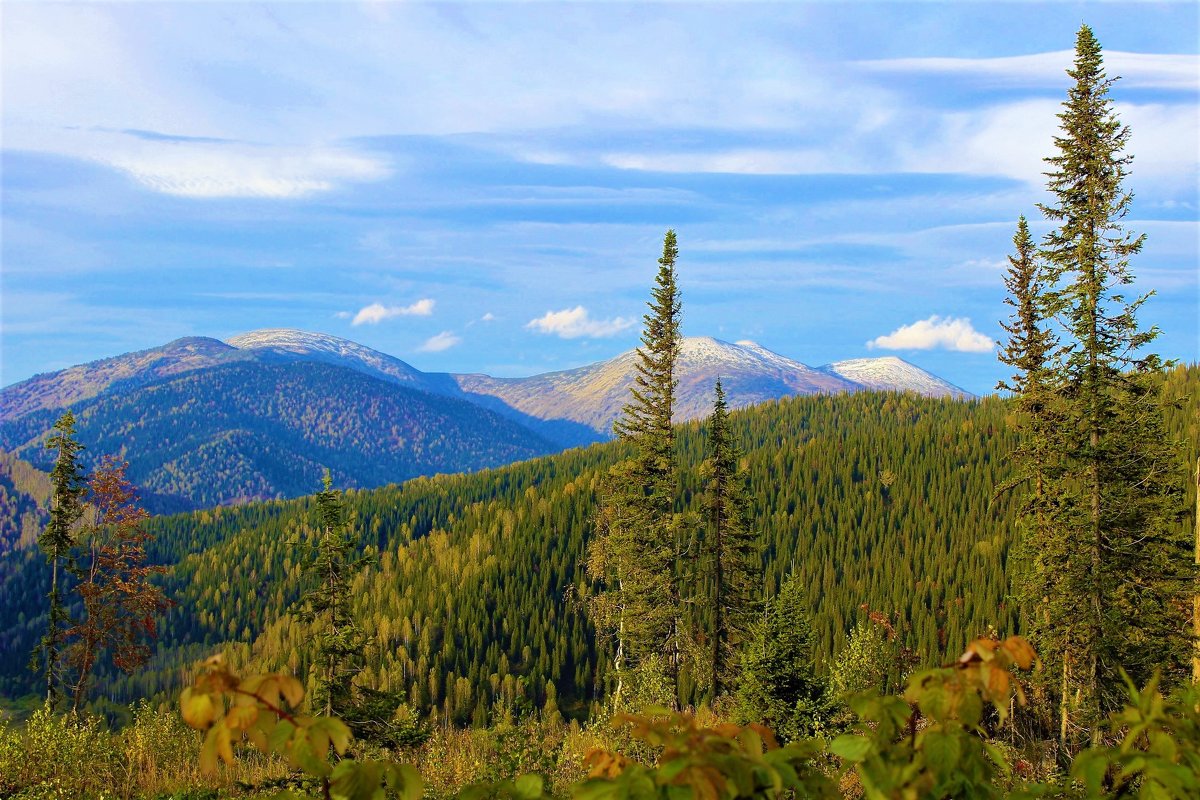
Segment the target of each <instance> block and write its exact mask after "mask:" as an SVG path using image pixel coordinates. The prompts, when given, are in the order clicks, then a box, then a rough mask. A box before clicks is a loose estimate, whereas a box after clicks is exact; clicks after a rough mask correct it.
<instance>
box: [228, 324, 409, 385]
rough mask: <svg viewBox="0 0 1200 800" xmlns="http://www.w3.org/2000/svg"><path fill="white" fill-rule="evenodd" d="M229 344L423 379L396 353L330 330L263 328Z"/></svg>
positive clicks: (240, 347)
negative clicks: (381, 350) (369, 345)
mask: <svg viewBox="0 0 1200 800" xmlns="http://www.w3.org/2000/svg"><path fill="white" fill-rule="evenodd" d="M226 343H227V344H229V345H230V346H232V347H236V348H238V349H240V350H269V351H272V352H275V353H282V354H291V355H296V356H301V357H308V358H313V359H316V360H320V361H327V362H334V363H340V364H342V365H343V366H348V367H351V368H353V369H358V370H360V371H365V372H370V373H375V374H381V375H386V376H389V377H391V378H394V379H398V380H402V381H405V382H412V381H419V380H420V379H422V378H423V375H422V373H421V372H419V371H418V370H416V369H414V368H413V367H411V366H409V365H408V364H406V363H404V362H403V361H401V360H400V359H398V358H396V357H394V356H390V355H388V354H387V353H381V352H379V351H378V350H373V349H371V348H370V347H367V346H366V345H361V344H359V343H358V342H352V341H350V340H349V339H343V338H341V337H339V336H331V335H329V334H327V333H310V332H309V331H300V330H295V329H292V328H264V329H263V330H258V331H249V332H247V333H241V334H238V335H237V336H231V337H230V338H229V339H227V340H226Z"/></svg>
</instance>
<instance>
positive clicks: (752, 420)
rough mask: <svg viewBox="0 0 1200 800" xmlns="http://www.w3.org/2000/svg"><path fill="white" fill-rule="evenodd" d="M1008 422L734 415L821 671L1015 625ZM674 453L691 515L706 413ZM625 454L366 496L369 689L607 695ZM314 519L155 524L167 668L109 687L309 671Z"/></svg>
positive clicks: (832, 410) (16, 679)
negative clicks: (610, 476) (610, 598)
mask: <svg viewBox="0 0 1200 800" xmlns="http://www.w3.org/2000/svg"><path fill="white" fill-rule="evenodd" d="M1166 393H1167V395H1168V396H1173V397H1179V398H1183V399H1184V400H1185V404H1184V405H1183V407H1181V408H1179V409H1177V410H1175V411H1173V412H1172V413H1171V414H1170V417H1169V423H1170V427H1171V431H1172V435H1174V436H1177V437H1179V438H1184V439H1186V440H1187V442H1188V448H1189V452H1188V456H1187V457H1188V459H1190V461H1189V463H1194V459H1195V458H1196V455H1197V453H1196V447H1197V444H1196V442H1197V433H1198V432H1197V425H1198V422H1197V420H1198V418H1200V369H1197V368H1196V367H1194V366H1193V367H1189V368H1186V369H1185V368H1182V367H1180V368H1176V369H1175V370H1173V371H1172V372H1171V373H1170V374H1169V377H1168V380H1167V386H1166ZM1008 422H1009V418H1008V410H1007V406H1006V404H1005V402H1004V401H1002V400H1001V399H999V398H996V397H989V398H985V399H983V400H979V401H973V402H960V401H948V400H931V399H927V398H922V397H919V396H915V395H911V394H904V395H900V394H878V393H861V394H856V395H847V396H839V397H803V398H795V399H790V400H786V401H782V402H778V403H770V404H767V405H764V406H760V407H757V408H754V409H750V410H747V411H743V412H738V413H735V414H734V415H733V416H732V417H731V425H732V431H733V434H734V437H735V440H736V441H737V442H738V444H739V445H740V446H742V447H743V448H744V450H745V452H746V456H745V462H746V465H747V467H748V471H749V476H750V496H751V497H753V498H754V500H753V510H752V514H753V525H754V528H755V530H757V531H759V532H760V534H761V537H762V542H763V544H764V547H765V550H764V564H763V566H764V572H765V576H766V577H765V579H764V581H763V592H764V594H772V593H774V592H775V591H776V589H777V587H778V586H779V583H780V579H781V578H782V577H783V576H785V575H786V574H788V573H789V572H791V571H793V570H794V571H795V572H797V573H799V574H800V575H802V576H803V578H804V580H803V584H804V586H805V587H806V592H807V601H808V603H809V604H810V606H811V608H812V611H813V615H814V627H815V631H816V639H817V645H816V646H817V660H818V662H819V663H820V664H823V665H827V664H828V661H829V659H830V656H831V654H832V653H834V652H836V651H837V650H838V649H839V648H840V647H841V645H842V644H843V642H844V639H845V635H846V632H847V630H848V629H849V628H850V627H851V626H852V625H853V623H854V621H855V620H856V619H859V618H861V616H862V614H863V613H864V612H863V611H861V610H860V609H861V608H862V607H864V606H865V607H867V608H869V609H871V610H872V611H876V612H881V613H883V614H886V615H888V616H889V617H890V618H891V620H892V624H893V625H894V626H895V628H896V629H897V630H898V631H900V634H901V636H902V637H903V639H904V641H905V642H906V643H907V644H908V645H909V646H911V647H913V648H914V649H915V650H916V651H917V653H918V654H919V657H920V658H921V659H922V661H924V662H926V663H933V662H938V661H940V660H942V659H944V658H945V657H946V654H947V653H955V652H958V651H959V650H961V648H962V647H963V646H964V644H965V643H966V642H967V641H968V640H969V638H970V637H972V636H974V635H976V634H979V633H981V632H986V631H987V630H989V629H995V630H997V631H998V632H1001V633H1003V632H1012V630H1013V628H1014V625H1015V612H1014V610H1013V609H1012V608H1011V607H1010V605H1009V604H1008V603H1007V602H1006V595H1007V592H1008V589H1007V586H1008V583H1007V580H1008V579H1007V576H1006V574H1005V567H1006V563H1007V557H1008V553H1009V547H1010V544H1011V541H1012V539H1011V537H1012V525H1011V511H1012V504H1011V502H1010V501H1009V500H1008V499H1007V498H1004V497H1001V498H999V499H998V500H996V501H993V493H994V491H995V488H996V487H997V486H999V485H1000V484H1001V483H1003V481H1004V480H1005V479H1006V478H1007V477H1008V475H1009V467H1008V465H1007V464H1006V463H1005V454H1007V453H1008V452H1009V451H1010V450H1011V448H1012V445H1013V441H1012V439H1013V437H1012V434H1011V433H1010V428H1009V425H1008ZM679 448H680V451H681V453H682V454H683V459H682V461H683V464H684V473H683V474H684V476H685V492H684V497H685V502H684V505H685V506H686V507H681V508H679V509H678V510H679V511H685V510H691V509H693V508H694V507H695V506H696V498H694V497H693V493H694V490H695V487H696V485H697V483H696V477H695V476H696V473H695V468H696V466H697V465H698V463H699V461H700V459H701V454H702V450H703V433H702V430H701V428H700V426H699V425H698V424H694V423H693V424H689V425H685V426H683V427H682V428H681V429H680V431H679ZM622 455H623V450H622V445H620V444H618V443H613V444H605V445H597V446H593V447H591V448H588V449H586V450H574V451H568V452H566V453H562V454H559V455H556V456H552V457H546V458H541V459H537V460H534V461H530V462H526V463H522V464H517V465H513V466H509V467H504V468H501V469H496V470H489V471H484V472H481V473H478V474H474V475H450V476H439V477H436V478H432V479H428V478H421V479H416V480H413V481H409V482H408V483H406V484H403V485H400V486H390V487H385V488H382V489H378V490H373V491H352V492H349V493H348V495H347V498H346V502H347V507H348V509H349V510H350V512H351V514H352V515H353V518H354V520H355V522H354V524H355V526H356V527H357V529H358V530H359V531H360V532H362V534H363V536H364V540H365V541H366V542H367V543H368V548H369V549H372V550H375V551H377V553H378V563H377V565H375V566H373V567H370V568H368V569H367V570H366V571H365V572H363V573H362V574H360V575H359V577H358V578H357V579H356V584H355V586H354V591H353V596H354V603H355V607H356V613H357V615H358V617H359V619H360V621H361V623H362V624H363V625H364V626H365V627H366V628H367V629H368V630H370V631H373V632H375V634H376V635H377V637H378V645H379V646H378V647H377V648H376V649H373V650H372V651H371V652H370V653H369V657H368V668H367V670H366V671H365V672H364V674H363V675H362V677H361V679H360V680H362V681H363V682H364V683H366V684H368V685H371V686H375V687H379V688H384V689H392V690H399V689H403V690H404V691H405V692H406V693H407V694H408V696H409V697H410V699H411V701H412V702H413V704H414V705H415V706H417V707H419V708H421V709H423V710H428V709H429V708H430V707H433V706H437V707H440V708H442V709H444V710H445V711H448V712H449V713H450V715H451V716H452V717H454V718H455V719H456V720H458V721H460V722H467V721H470V720H471V719H472V718H473V717H476V716H478V715H479V714H486V713H487V710H488V709H489V708H491V706H492V703H493V701H494V700H496V699H501V700H506V701H507V702H510V703H520V702H523V701H522V700H521V699H520V698H522V697H525V698H527V700H528V701H529V702H533V703H541V702H542V701H543V700H544V699H545V685H546V683H547V682H553V683H554V684H555V686H556V689H557V694H558V702H559V705H560V707H563V708H564V709H568V710H573V711H576V712H579V711H582V710H584V709H585V708H586V706H587V704H588V703H589V702H590V701H591V700H593V699H594V698H596V697H598V696H599V694H600V693H601V691H602V687H603V686H604V683H605V680H606V670H607V669H608V665H609V657H608V653H607V650H606V648H607V645H606V643H604V642H599V643H597V642H596V641H595V639H594V634H593V629H592V626H591V624H590V622H589V621H588V617H587V615H586V613H585V611H584V609H583V606H582V603H581V602H580V598H581V597H582V596H584V595H586V594H587V593H588V592H589V585H588V581H587V579H586V578H585V574H584V571H583V566H582V559H583V555H584V551H585V545H586V542H587V540H588V538H589V536H590V535H591V533H592V530H593V514H594V511H595V497H596V490H597V487H598V483H599V479H600V475H601V473H602V472H603V470H604V469H606V468H607V467H608V466H609V465H611V464H613V463H615V462H616V461H617V460H618V459H619V458H621V457H622ZM1179 480H1180V481H1181V482H1183V481H1185V480H1186V465H1185V464H1184V463H1181V464H1180V465H1179ZM1189 483H1190V482H1189ZM316 488H317V486H315V485H314V486H313V487H312V489H313V490H315V489H316ZM1189 491H1194V489H1190V490H1189ZM1193 504H1194V499H1190V500H1189V505H1188V508H1191V507H1193ZM313 524H315V523H314V509H313V506H312V503H311V501H310V500H308V499H301V500H296V501H277V502H269V503H256V504H251V505H248V506H244V507H240V508H232V509H215V510H209V511H202V512H197V513H194V514H186V515H179V516H174V517H168V518H160V519H157V520H155V521H154V522H153V523H152V525H151V528H152V530H153V532H154V533H155V535H156V536H157V542H156V544H155V550H154V552H153V554H152V555H153V558H154V559H155V560H156V561H157V562H159V563H162V564H166V565H171V566H172V569H171V571H170V572H169V573H168V574H167V576H166V578H165V585H166V589H167V593H168V595H169V596H171V597H172V598H174V599H175V600H176V601H177V602H178V606H176V607H175V608H174V609H173V610H172V611H170V612H169V615H168V618H167V619H166V620H165V621H164V623H163V625H162V627H161V635H160V639H159V641H158V651H157V656H156V657H155V659H154V660H153V661H152V663H151V665H150V668H149V669H147V670H144V671H143V672H141V673H139V674H138V675H136V676H134V677H132V678H127V677H120V678H117V679H115V681H114V682H112V683H110V684H109V690H108V691H106V694H108V695H109V696H110V697H112V698H113V699H115V700H127V699H131V698H133V697H135V696H137V695H139V694H143V693H154V692H158V691H163V690H167V689H169V688H172V687H175V686H177V685H178V668H179V667H182V666H185V665H188V664H190V663H191V662H192V661H193V660H194V659H195V658H197V657H199V656H201V655H205V654H208V653H211V652H212V651H215V650H218V649H221V648H222V647H228V648H230V649H231V651H232V653H233V654H234V655H235V656H236V658H235V661H237V662H247V661H250V662H253V664H254V666H255V667H261V668H279V667H282V668H287V669H294V670H297V671H298V672H299V674H306V673H307V672H308V669H307V668H308V664H307V663H306V662H305V658H306V656H305V653H306V652H307V648H306V647H305V646H304V642H305V641H306V639H307V638H308V637H309V632H308V631H307V630H306V629H305V628H304V626H303V625H301V624H300V623H299V622H297V621H296V620H295V618H293V617H290V616H289V615H288V614H287V613H286V611H287V608H288V605H289V604H290V603H291V602H292V601H293V600H294V599H295V598H296V596H297V594H298V592H299V585H298V575H299V570H300V565H299V556H298V554H297V551H296V548H295V547H294V546H293V545H290V544H289V542H290V541H291V540H293V539H295V538H296V537H297V536H301V535H303V534H304V532H305V531H307V530H309V529H310V528H311V526H312V525H313ZM1180 524H1182V525H1190V524H1192V523H1191V520H1190V519H1186V520H1182V521H1181V522H1180ZM0 576H3V585H2V586H0V616H2V617H4V618H5V619H11V620H16V624H14V625H11V626H8V627H7V629H6V630H5V631H4V632H3V633H0V636H2V637H3V639H0V650H3V651H4V652H5V653H6V654H7V653H17V654H23V653H27V652H29V650H30V649H32V647H33V645H34V643H35V641H36V639H37V637H38V636H39V635H40V633H41V631H42V630H43V629H44V626H45V623H44V620H43V619H42V618H41V613H42V611H41V603H40V598H42V597H43V596H44V594H45V580H46V570H45V568H44V565H43V559H42V557H41V555H40V554H39V553H38V552H36V551H35V550H29V551H25V552H20V553H12V554H8V555H6V556H5V557H4V560H3V561H0ZM30 680H31V676H30V675H29V673H27V672H25V671H24V658H23V657H16V658H13V657H6V658H5V660H4V675H3V684H2V688H3V692H4V693H5V694H8V695H13V694H20V693H23V692H25V691H28V690H29V689H30V687H31V683H30Z"/></svg>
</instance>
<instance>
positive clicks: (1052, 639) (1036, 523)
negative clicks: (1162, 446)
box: [996, 216, 1086, 730]
mask: <svg viewBox="0 0 1200 800" xmlns="http://www.w3.org/2000/svg"><path fill="white" fill-rule="evenodd" d="M1013 246H1014V248H1015V254H1014V255H1010V256H1009V257H1008V261H1009V268H1008V274H1007V276H1006V277H1005V281H1004V285H1005V287H1006V288H1007V289H1008V292H1009V296H1008V297H1007V298H1006V299H1005V303H1007V304H1008V305H1009V306H1011V307H1012V310H1013V311H1012V315H1011V316H1010V318H1009V320H1008V322H1001V323H1000V324H1001V326H1002V327H1003V328H1004V330H1005V331H1007V332H1008V334H1009V339H1008V342H1007V344H1006V346H1005V347H1004V349H1003V350H1002V351H1001V352H1000V356H999V357H1000V361H1001V362H1002V363H1004V364H1007V365H1008V366H1010V367H1012V368H1013V369H1014V374H1013V376H1012V378H1011V379H1010V380H1009V381H1007V382H1006V381H1001V382H1000V383H998V384H997V386H996V388H997V389H1002V390H1006V391H1009V392H1011V393H1012V395H1013V400H1012V405H1013V411H1014V414H1015V423H1016V424H1015V428H1016V429H1017V430H1018V431H1019V432H1020V434H1021V439H1020V441H1019V443H1018V444H1017V446H1016V447H1015V448H1014V450H1013V452H1012V454H1011V456H1010V458H1011V460H1012V462H1013V467H1014V469H1013V472H1014V474H1013V477H1012V478H1010V479H1009V480H1008V481H1006V482H1005V483H1004V484H1003V485H1002V486H1001V487H1000V488H999V490H998V492H997V494H999V493H1002V492H1006V491H1009V490H1012V489H1015V488H1017V487H1024V493H1023V496H1022V498H1021V500H1020V504H1019V506H1018V515H1019V524H1020V525H1021V536H1020V538H1019V539H1018V542H1017V545H1016V548H1015V551H1016V558H1015V559H1014V563H1015V564H1016V565H1017V566H1016V567H1015V569H1013V570H1012V575H1013V578H1012V584H1013V589H1014V593H1015V595H1016V597H1017V600H1018V603H1019V604H1020V606H1021V613H1022V615H1023V616H1024V618H1025V630H1026V633H1027V634H1028V635H1029V637H1030V638H1031V640H1032V641H1033V642H1034V643H1035V646H1036V647H1037V648H1038V650H1039V652H1041V653H1042V654H1043V656H1042V657H1043V661H1044V663H1045V665H1046V669H1044V670H1041V671H1039V672H1038V673H1037V674H1036V675H1035V676H1034V678H1033V679H1034V680H1035V681H1037V682H1038V690H1039V694H1041V695H1043V696H1053V695H1054V694H1055V693H1056V692H1058V691H1060V688H1058V689H1056V688H1052V687H1051V686H1050V685H1049V684H1048V682H1049V681H1054V680H1057V678H1056V677H1055V676H1061V675H1062V674H1063V673H1064V670H1065V669H1066V668H1067V667H1066V665H1067V662H1066V660H1065V659H1063V658H1062V657H1061V654H1062V653H1063V652H1064V649H1065V643H1066V642H1067V640H1068V639H1069V638H1070V632H1071V629H1072V626H1073V624H1074V620H1075V616H1074V615H1073V614H1071V613H1070V611H1069V608H1067V607H1066V606H1065V605H1064V604H1070V603H1073V602H1074V599H1073V597H1072V591H1062V589H1063V588H1065V587H1066V586H1067V585H1068V584H1071V585H1076V589H1075V590H1073V591H1079V590H1080V589H1081V587H1082V582H1083V581H1085V580H1086V575H1081V574H1078V572H1077V571H1078V570H1079V569H1080V567H1081V565H1082V561H1081V560H1080V559H1079V558H1078V554H1076V553H1074V552H1073V551H1072V549H1071V547H1070V544H1069V542H1067V541H1066V540H1065V539H1064V537H1062V536H1060V535H1059V533H1060V531H1061V528H1060V527H1059V526H1058V525H1057V524H1056V519H1057V517H1058V516H1059V514H1058V513H1057V512H1058V510H1059V507H1058V502H1057V498H1058V491H1057V481H1058V479H1059V478H1060V477H1061V473H1062V469H1061V465H1062V457H1061V453H1062V450H1063V446H1064V442H1063V441H1062V435H1063V422H1064V417H1063V413H1062V409H1061V397H1060V392H1059V389H1060V386H1059V383H1058V382H1059V375H1058V372H1057V371H1056V370H1055V368H1054V366H1055V365H1054V359H1055V358H1056V357H1057V355H1058V353H1057V351H1056V347H1057V344H1058V340H1057V337H1056V336H1055V335H1054V332H1053V331H1052V330H1051V328H1050V323H1051V320H1049V319H1048V318H1047V303H1048V301H1049V298H1048V292H1049V291H1050V287H1049V286H1048V285H1047V282H1048V276H1047V275H1046V267H1045V264H1044V263H1043V262H1042V260H1041V259H1040V258H1039V256H1038V253H1037V248H1036V245H1035V244H1034V242H1033V238H1032V237H1031V236H1030V233H1029V225H1028V223H1027V222H1026V220H1025V217H1024V216H1022V217H1021V218H1020V219H1019V220H1018V222H1017V232H1016V234H1015V235H1014V236H1013ZM1073 569H1074V570H1076V572H1072V570H1073ZM1060 699H1061V697H1060ZM1037 707H1038V708H1039V709H1041V710H1042V711H1043V712H1045V711H1047V710H1049V709H1052V708H1053V704H1052V703H1049V702H1044V703H1039V704H1038V706H1037ZM1048 720H1049V718H1048V717H1047V718H1046V729H1047V730H1048V729H1049V725H1050V723H1049V722H1048Z"/></svg>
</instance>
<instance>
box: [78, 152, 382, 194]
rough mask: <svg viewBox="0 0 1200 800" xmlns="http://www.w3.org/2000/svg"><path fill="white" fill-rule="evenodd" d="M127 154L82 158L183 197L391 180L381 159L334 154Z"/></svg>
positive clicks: (308, 190) (327, 187) (310, 191)
mask: <svg viewBox="0 0 1200 800" xmlns="http://www.w3.org/2000/svg"><path fill="white" fill-rule="evenodd" d="M123 149H124V152H120V151H119V150H118V151H117V152H112V151H106V152H100V153H89V152H84V153H81V155H83V156H84V157H86V158H90V159H92V160H95V161H99V162H101V163H105V164H108V165H109V166H112V167H115V168H117V169H119V170H121V171H122V172H124V173H126V174H128V175H129V176H130V177H132V178H133V179H134V180H136V181H137V182H138V183H140V184H141V185H142V186H145V187H146V188H148V189H151V190H153V191H156V192H162V193H163V194H171V195H177V196H179V197H196V198H207V197H264V198H276V199H289V198H301V197H308V196H310V195H313V194H317V193H319V192H328V191H331V190H333V189H335V188H337V187H338V186H339V185H341V184H342V183H344V182H364V181H376V180H381V179H383V178H386V177H387V176H388V175H390V174H391V170H390V169H389V168H388V166H387V165H386V164H385V163H384V162H383V161H381V160H379V159H377V158H373V157H371V156H366V155H361V154H357V153H351V152H348V151H344V150H339V149H334V148H321V147H317V148H288V147H259V146H246V145H240V144H208V143H190V142H188V143H184V142H161V143H158V142H155V143H151V142H138V143H135V144H132V145H126V146H125V147H124V148H123Z"/></svg>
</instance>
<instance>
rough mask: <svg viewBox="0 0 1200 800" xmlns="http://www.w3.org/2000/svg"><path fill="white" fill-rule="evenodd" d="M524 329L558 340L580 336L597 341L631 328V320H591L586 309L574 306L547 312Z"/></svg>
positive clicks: (618, 318)
mask: <svg viewBox="0 0 1200 800" xmlns="http://www.w3.org/2000/svg"><path fill="white" fill-rule="evenodd" d="M525 327H526V328H528V329H529V330H533V331H537V332H538V333H550V334H554V335H555V336H557V337H559V338H560V339H578V338H579V337H581V336H586V337H588V338H590V339H599V338H603V337H605V336H614V335H616V334H618V333H620V332H621V331H623V330H626V329H627V328H631V327H633V320H631V319H626V318H624V317H613V318H612V319H592V318H591V317H590V316H588V311H587V309H586V308H584V307H583V306H575V307H574V308H564V309H563V310H562V311H547V312H546V313H545V314H544V315H543V316H540V317H538V318H537V319H532V320H530V321H529V322H528V324H526V325H525Z"/></svg>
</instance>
